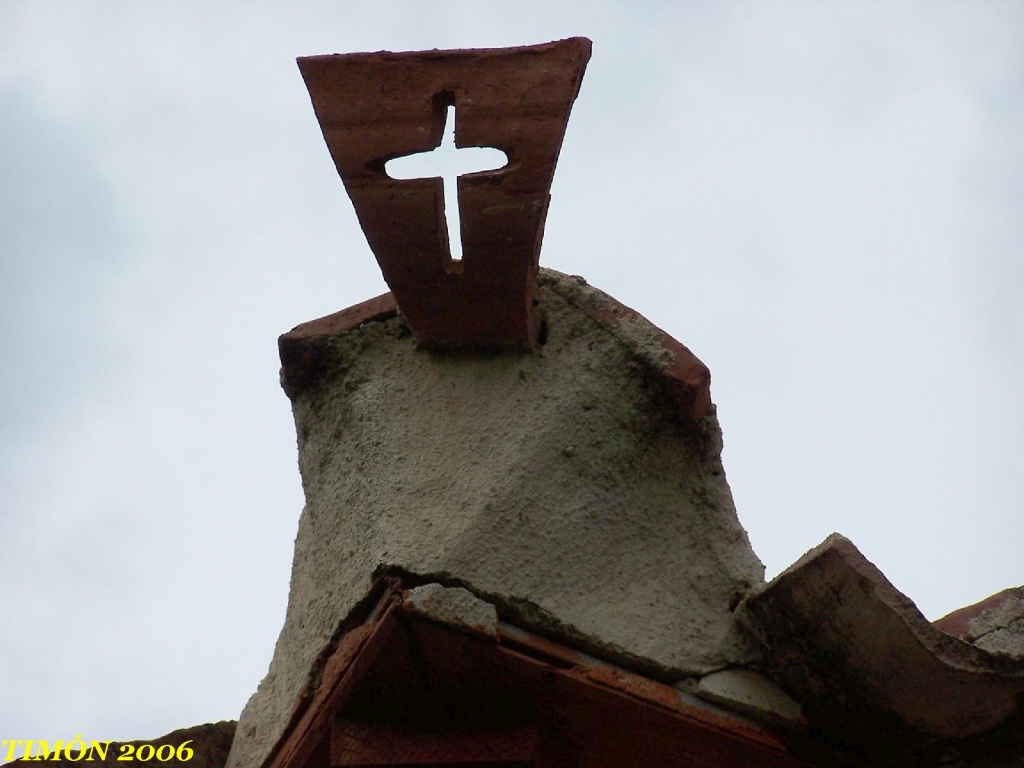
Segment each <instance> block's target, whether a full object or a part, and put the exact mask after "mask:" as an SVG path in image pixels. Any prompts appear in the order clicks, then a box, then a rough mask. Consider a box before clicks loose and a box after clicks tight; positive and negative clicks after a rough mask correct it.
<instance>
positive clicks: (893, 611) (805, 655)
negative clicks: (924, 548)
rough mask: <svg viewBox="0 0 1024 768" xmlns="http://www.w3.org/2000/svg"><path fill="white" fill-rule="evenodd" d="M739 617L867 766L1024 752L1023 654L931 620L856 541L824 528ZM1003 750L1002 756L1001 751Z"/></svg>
mask: <svg viewBox="0 0 1024 768" xmlns="http://www.w3.org/2000/svg"><path fill="white" fill-rule="evenodd" d="M738 614H739V616H740V617H741V618H742V619H743V621H744V623H745V624H746V625H747V626H748V627H749V628H750V630H751V631H752V633H753V634H754V635H756V636H757V637H758V638H759V640H760V641H761V642H762V644H763V648H764V652H765V660H764V664H765V666H766V669H767V671H768V672H769V673H770V674H771V675H772V676H773V677H774V678H775V679H776V680H777V681H778V682H779V683H780V684H781V685H782V687H783V688H784V689H785V690H786V692H787V693H788V694H789V695H791V696H792V697H793V698H794V699H796V700H797V701H798V702H799V703H800V705H801V706H802V708H803V712H804V715H805V716H806V717H807V720H808V722H809V723H810V725H811V726H812V727H813V728H816V729H817V730H819V731H820V732H821V733H823V734H824V735H825V736H826V737H827V738H828V739H830V740H831V741H832V743H834V744H837V745H845V746H846V747H847V748H848V749H849V751H850V752H851V754H853V755H855V756H856V757H857V758H858V759H861V760H866V761H867V763H868V764H871V765H893V766H901V768H907V767H908V766H932V765H944V766H945V765H950V766H952V765H957V766H961V765H962V766H967V765H975V764H976V763H975V762H973V761H974V760H975V757H976V756H979V755H985V756H986V757H985V760H986V761H990V760H992V761H995V762H982V763H977V764H978V765H1003V763H1002V762H999V760H1001V759H1002V757H1003V756H1005V755H1009V756H1011V757H1012V756H1016V757H1015V759H1016V760H1017V761H1018V762H1016V763H1013V762H1009V763H1006V764H1007V765H1010V764H1013V765H1019V764H1020V762H1019V761H1020V758H1021V755H1022V754H1024V658H1018V657H1014V656H1009V655H1006V654H1002V653H990V652H988V651H985V650H983V649H981V648H979V647H975V646H973V645H970V644H968V643H966V642H962V641H961V640H958V639H956V638H955V637H952V636H951V635H949V634H946V633H944V632H942V631H940V630H939V629H937V628H936V627H935V626H933V625H932V624H931V623H930V622H929V621H928V620H927V619H925V617H924V616H922V615H921V613H920V612H919V611H918V610H917V608H916V606H915V605H914V604H913V602H911V601H910V600H909V599H908V598H907V597H906V596H905V595H903V594H902V593H900V592H899V591H898V590H897V589H896V588H895V587H893V586H892V584H890V583H889V581H888V580H887V579H886V578H885V576H884V575H883V574H882V573H881V571H879V570H878V569H877V568H875V566H873V565H872V564H871V563H870V562H868V561H867V560H866V559H865V558H864V556H863V555H861V554H860V552H858V551H857V548H856V547H854V546H853V544H851V543H850V542H849V541H848V540H847V539H845V538H843V537H842V536H839V535H833V536H830V537H829V538H828V539H827V540H826V541H825V542H824V543H823V544H821V545H820V546H818V547H816V548H815V549H813V550H811V551H810V552H808V553H807V554H806V555H804V557H802V558H801V559H800V560H799V561H797V563H795V564H794V565H793V566H791V567H790V568H788V569H787V570H786V571H784V572H783V573H782V574H780V575H779V576H778V577H777V578H775V579H774V580H773V581H772V582H771V583H770V584H768V585H767V586H766V587H764V588H763V589H761V590H758V591H757V592H756V593H755V594H753V595H752V596H750V597H748V598H747V599H746V600H744V601H743V603H742V604H741V606H740V609H739V611H738ZM1007 759H1010V758H1007Z"/></svg>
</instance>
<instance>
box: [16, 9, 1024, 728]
mask: <svg viewBox="0 0 1024 768" xmlns="http://www.w3.org/2000/svg"><path fill="white" fill-rule="evenodd" d="M573 35H585V36H588V37H590V38H591V39H592V40H593V41H594V51H593V58H592V60H591V63H590V66H589V68H588V70H587V74H586V77H585V79H584V82H583V87H582V90H581V92H580V96H579V99H578V100H577V102H576V106H575V107H574V109H573V113H572V118H571V120H570V122H569V128H568V132H567V134H566V137H565V143H564V145H563V149H562V155H561V160H560V162H559V166H558V169H557V171H556V174H555V182H554V186H553V188H552V195H553V201H552V205H551V209H550V213H549V216H548V222H547V227H546V236H545V241H544V246H543V250H542V253H541V263H542V264H543V265H545V266H548V267H552V268H555V269H558V270H561V271H564V272H569V273H574V274H581V275H584V276H585V277H586V278H587V280H588V281H589V282H590V283H591V284H593V285H596V286H597V287H599V288H601V289H603V290H605V291H606V292H608V293H611V294H612V295H614V296H615V297H616V298H618V299H619V300H620V301H622V302H623V303H625V304H627V305H629V306H632V307H634V308H635V309H637V310H638V311H639V312H641V313H642V314H644V315H646V316H647V317H648V318H649V319H650V320H652V321H653V322H654V323H655V324H657V325H659V326H660V327H662V328H664V329H665V330H666V331H668V332H669V333H671V334H672V335H673V336H675V337H676V338H677V339H679V340H680V341H681V342H683V343H684V344H686V345H687V346H688V347H690V349H692V350H693V351H694V352H695V353H696V354H697V355H698V356H699V357H700V358H701V359H702V360H704V362H706V363H707V364H708V365H709V366H710V368H711V371H712V376H713V379H712V392H713V395H714V399H715V402H716V403H717V404H718V408H719V416H720V419H721V422H722V425H723V429H724V432H725V446H726V447H725V454H724V460H725V466H726V471H727V473H728V477H729V481H730V483H731V485H732V489H733V493H734V496H735V499H736V504H737V507H738V510H739V515H740V519H741V521H742V522H743V524H744V526H745V527H746V529H747V531H748V532H749V533H750V538H751V542H752V544H753V546H754V549H755V550H756V552H757V553H758V555H759V556H760V557H761V559H762V561H764V563H765V565H766V567H767V571H768V575H769V577H771V576H773V575H775V574H776V573H778V572H779V571H780V570H781V569H783V568H785V567H786V566H788V565H789V564H790V563H792V562H793V561H794V560H796V559H797V558H798V557H799V556H800V555H801V554H802V553H803V552H804V551H806V550H807V549H809V548H810V547H812V546H814V545H816V544H818V543H819V542H820V541H821V540H822V539H824V538H825V537H826V536H827V535H828V534H829V533H831V532H833V531H838V532H841V533H843V534H845V535H846V536H848V537H850V538H851V539H852V540H853V542H854V543H855V544H856V545H857V546H858V547H859V548H860V549H861V551H862V552H864V554H865V555H866V556H867V557H868V558H869V559H870V560H872V561H873V562H874V563H875V564H876V565H878V566H879V567H880V568H881V569H882V571H883V572H884V573H885V574H886V575H887V576H888V577H889V579H890V580H891V581H892V582H893V583H894V584H895V585H896V586H897V587H898V588H899V589H901V590H902V591H903V592H905V593H906V594H907V595H908V596H909V597H911V598H912V599H913V600H914V601H916V602H917V604H918V606H919V607H920V608H921V610H922V611H923V612H924V613H925V615H926V616H928V617H929V618H931V619H935V618H938V617H939V616H941V615H943V614H944V613H946V612H948V611H950V610H952V609H954V608H957V607H959V606H962V605H964V604H968V603H973V602H975V601H977V600H979V599H981V598H983V597H986V596H988V595H989V594H991V593H993V592H996V591H998V590H1000V589H1003V588H1005V587H1008V586H1013V585H1020V584H1022V583H1024V558H1022V556H1021V545H1022V542H1024V514H1022V513H1024V473H1022V472H1021V467H1022V465H1024V399H1022V397H1021V394H1020V390H1021V385H1022V383H1024V298H1022V285H1024V259H1022V251H1024V223H1022V222H1024V140H1022V138H1021V137H1022V136H1024V6H1022V5H1021V4H1019V3H1016V2H1005V3H996V2H982V1H981V0H974V1H973V2H966V1H965V2H961V3H946V2H920V3H915V4H904V3H896V2H884V3H882V2H879V3H868V2H860V3H840V2H833V3H823V2H822V3H780V2H776V3H763V2H751V3H728V2H716V3H710V2H709V3H695V2H691V3H683V2H673V3H663V4H662V3H655V2H650V3H646V4H645V3H641V2H632V3H627V2H621V3H597V2H590V3H585V4H574V3H570V2H541V3H525V2H524V3H510V2H509V3H500V4H499V3H491V2H484V1H482V0H476V1H475V2H466V3H445V2H409V3H397V2H392V3H384V2H365V3H350V2H335V3H312V2H293V3H288V4H284V3H281V4H277V5H269V4H266V5H264V4H260V3H254V2H246V3H240V2H239V3H217V2H198V1H197V2H177V3H169V2H146V3H141V2H138V3H114V2H90V3H83V2H64V3H55V2H45V1H43V0H32V1H31V2H30V1H29V0H0V321H2V329H3V332H2V335H0V360H2V363H0V364H2V366H3V368H2V371H3V375H2V376H0V544H2V550H0V553H2V554H0V606H2V609H3V615H2V617H0V738H3V739H8V738H17V739H40V738H42V739H48V740H51V741H52V740H56V739H65V738H68V739H69V738H73V737H74V736H75V735H76V734H83V735H84V737H85V738H86V739H87V740H88V739H90V738H95V739H101V738H117V739H129V738H149V737H153V736H156V735H158V734H163V733H166V732H168V731H170V730H172V729H175V728H178V727H183V726H188V725H193V724H196V723H200V722H205V721H209V720H219V719H227V718H236V717H237V716H238V714H239V712H240V711H241V708H242V706H243V704H244V703H245V701H246V699H247V698H248V696H249V695H250V694H251V693H252V692H253V690H255V688H256V685H257V684H258V683H259V681H260V679H261V678H262V676H263V675H264V673H265V672H266V669H267V665H268V663H269V661H270V657H271V654H272V651H273V646H274V642H275V640H276V638H277V634H278V631H279V630H280V627H281V623H282V621H283V618H284V609H285V601H286V597H287V589H288V576H289V569H290V565H291V556H292V542H293V538H294V535H295V531H296V526H297V521H298V516H299V512H300V509H301V506H302V494H301V488H300V483H299V474H298V469H297V466H296V453H295V436H294V431H293V428H292V422H291V414H290V410H289V404H288V400H287V398H286V397H285V395H284V394H283V392H282V391H281V390H280V388H279V386H278V366H279V362H278V358H277V348H276V338H277V336H278V335H279V334H280V333H282V332H284V331H286V330H288V329H289V328H291V327H292V326H294V325H296V324H298V323H300V322H302V321H305V320H309V319H312V318H315V317H319V316H321V315H324V314H327V313H330V312H333V311H336V310H338V309H341V308H343V307H346V306H349V305H351V304H354V303H356V302H359V301H361V300H363V299H366V298H369V297H371V296H375V295H377V294H379V293H381V292H383V291H384V290H385V289H386V288H385V286H384V283H383V281H382V279H381V277H380V273H379V271H378V269H377V266H376V262H375V261H374V259H373V256H372V254H371V253H370V252H369V249H368V247H367V245H366V242H365V240H364V238H363V236H362V233H361V232H360V230H359V227H358V224H357V222H356V219H355V215H354V213H353V211H352V207H351V205H350V203H349V201H348V198H347V196H346V195H345V192H344V188H343V186H342V184H341V181H340V180H339V179H338V178H337V176H336V174H335V171H334V168H333V166H332V163H331V161H330V157H329V156H328V153H327V150H326V148H325V146H324V144H323V139H322V136H321V134H320V129H319V126H318V125H317V123H316V119H315V117H314V115H313V111H312V109H311V107H310V104H309V98H308V95H307V92H306V90H305V87H304V85H303V83H302V80H301V78H300V76H299V72H298V69H297V68H296V66H295V63H294V59H295V57H296V56H299V55H310V54H323V53H334V52H351V51H367V50H378V49H389V50H416V49H424V48H458V47H490V46H505V45H520V44H529V43H539V42H546V41H548V40H553V39H558V38H563V37H569V36H573Z"/></svg>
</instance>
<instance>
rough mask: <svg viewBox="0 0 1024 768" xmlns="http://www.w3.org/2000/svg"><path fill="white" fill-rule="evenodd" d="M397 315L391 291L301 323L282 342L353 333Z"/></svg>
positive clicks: (396, 305)
mask: <svg viewBox="0 0 1024 768" xmlns="http://www.w3.org/2000/svg"><path fill="white" fill-rule="evenodd" d="M397 314H398V304H396V303H395V297H394V296H393V295H392V294H391V292H390V291H389V292H388V293H382V294H381V295H380V296H375V297H374V298H372V299H367V300H366V301H361V302H359V303H358V304H354V305H352V306H351V307H348V308H347V309H343V310H341V311H340V312H334V313H333V314H330V315H326V316H324V317H319V318H317V319H316V320H310V321H309V322H307V323H301V324H299V325H297V326H295V327H294V328H292V329H291V330H290V331H288V332H287V333H285V334H282V335H281V340H285V339H287V340H288V341H294V340H297V339H308V338H310V337H312V336H330V335H332V334H335V333H341V332H342V331H351V330H352V329H353V328H358V327H359V326H361V325H363V324H365V323H372V322H376V321H379V320H389V319H390V318H392V317H395V316H396V315H397Z"/></svg>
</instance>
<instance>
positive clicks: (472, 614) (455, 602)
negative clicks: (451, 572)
mask: <svg viewBox="0 0 1024 768" xmlns="http://www.w3.org/2000/svg"><path fill="white" fill-rule="evenodd" d="M402 609H403V610H404V611H405V612H406V613H412V614H415V615H417V616H423V617H425V618H428V619H430V620H432V621H437V622H440V623H441V624H446V625H447V626H449V627H453V628H454V629H458V630H461V631H463V632H468V633H470V634H473V635H477V636H478V637H483V638H486V639H487V640H495V641H496V640H497V639H498V611H497V609H496V608H495V607H494V606H493V605H491V604H490V603H488V602H486V601H484V600H481V599H480V598H478V597H476V596H474V595H473V593H472V592H470V591H469V590H468V589H463V588H462V587H445V586H443V585H441V584H424V585H423V586H422V587H416V588H415V589H410V590H409V591H408V592H407V593H406V594H405V596H404V600H403V602H402Z"/></svg>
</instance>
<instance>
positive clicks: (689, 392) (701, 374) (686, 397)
mask: <svg viewBox="0 0 1024 768" xmlns="http://www.w3.org/2000/svg"><path fill="white" fill-rule="evenodd" d="M550 285H551V287H552V288H554V290H556V291H557V292H558V293H559V294H560V295H561V296H562V297H563V298H564V299H566V300H567V301H569V302H570V303H571V304H573V305H574V306H577V307H578V308H579V309H582V310H583V311H584V312H586V313H587V314H588V315H589V316H590V317H591V318H592V319H594V320H596V321H597V322H599V323H601V324H602V325H604V326H606V327H608V328H610V329H613V330H614V329H618V328H620V327H621V326H622V323H623V321H627V322H642V323H645V324H647V325H648V326H649V327H650V328H651V329H652V330H653V331H655V332H656V333H658V334H660V336H661V338H660V344H661V347H662V348H663V349H664V350H665V351H666V352H668V354H669V362H668V363H667V364H666V365H663V366H662V365H657V364H655V363H654V362H653V361H651V360H649V359H648V358H647V357H644V356H641V360H642V361H643V362H644V363H645V364H647V366H648V368H649V370H650V371H651V373H653V374H654V375H655V377H656V378H658V379H659V380H660V381H661V382H662V383H663V384H664V385H665V386H666V388H667V390H668V392H669V394H670V395H671V397H672V399H673V400H674V401H675V404H676V410H677V413H678V414H679V416H680V418H682V420H683V421H684V422H688V423H692V422H698V421H700V420H701V419H702V418H704V417H705V416H706V415H707V414H708V413H709V412H710V411H711V406H712V402H711V370H710V369H709V368H708V367H707V366H706V365H705V364H704V363H703V362H701V360H700V359H699V358H698V357H697V356H696V355H695V354H693V352H691V351H690V350H689V349H688V348H687V347H686V346H684V345H683V344H682V343H680V342H679V341H677V340H676V339H674V338H673V337H672V336H670V335H669V334H668V333H666V332H665V331H663V330H662V329H661V328H658V327H657V326H656V325H654V324H653V323H651V321H650V320H648V319H647V318H646V317H644V316H643V315H641V314H640V313H639V312H637V311H636V310H635V309H632V308H631V307H627V306H626V305H625V304H623V303H622V302H620V301H618V300H617V299H615V298H614V297H612V296H609V295H608V294H606V293H604V292H603V291H600V292H599V293H600V294H601V296H602V301H601V303H600V304H597V303H592V302H578V301H576V300H574V297H573V296H571V295H568V293H567V292H564V291H561V290H559V286H558V284H557V282H552V283H550ZM593 290H595V291H596V290H597V289H593Z"/></svg>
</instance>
